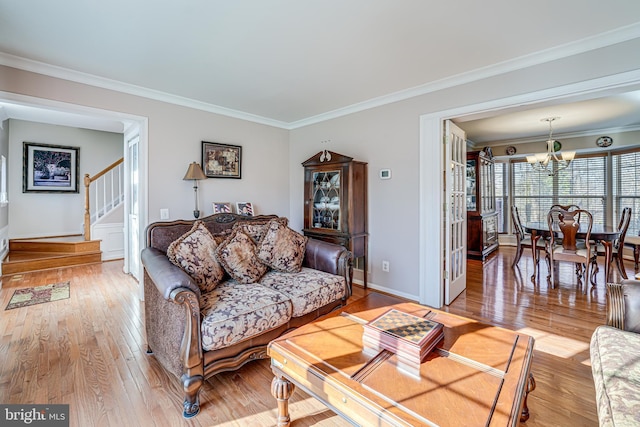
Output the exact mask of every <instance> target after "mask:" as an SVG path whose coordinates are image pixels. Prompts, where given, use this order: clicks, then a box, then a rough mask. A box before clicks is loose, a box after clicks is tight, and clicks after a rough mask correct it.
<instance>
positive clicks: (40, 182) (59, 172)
mask: <svg viewBox="0 0 640 427" xmlns="http://www.w3.org/2000/svg"><path fill="white" fill-rule="evenodd" d="M22 161H23V168H22V192H23V193H79V187H78V184H79V182H80V180H79V175H78V171H79V170H80V148H79V147H68V146H63V145H51V144H38V143H34V142H26V141H25V142H24V154H23V160H22Z"/></svg>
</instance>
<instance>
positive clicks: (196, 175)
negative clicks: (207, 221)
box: [182, 162, 207, 218]
mask: <svg viewBox="0 0 640 427" xmlns="http://www.w3.org/2000/svg"><path fill="white" fill-rule="evenodd" d="M182 179H184V180H185V181H186V180H192V181H193V194H194V197H195V199H196V208H195V209H194V210H193V217H194V218H198V217H199V216H200V210H199V209H198V180H199V179H207V176H206V175H205V174H204V172H202V168H201V167H200V165H199V164H197V163H196V162H191V164H190V165H189V169H187V173H186V174H185V175H184V178H182Z"/></svg>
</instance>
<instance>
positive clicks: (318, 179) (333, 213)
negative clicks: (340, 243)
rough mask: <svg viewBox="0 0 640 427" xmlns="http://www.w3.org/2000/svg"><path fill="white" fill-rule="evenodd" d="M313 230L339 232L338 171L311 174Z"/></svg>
mask: <svg viewBox="0 0 640 427" xmlns="http://www.w3.org/2000/svg"><path fill="white" fill-rule="evenodd" d="M311 185H313V190H312V191H313V197H312V198H313V222H312V224H311V225H312V227H313V228H329V229H332V230H338V231H340V171H338V170H335V171H326V172H314V173H313V182H312V184H311Z"/></svg>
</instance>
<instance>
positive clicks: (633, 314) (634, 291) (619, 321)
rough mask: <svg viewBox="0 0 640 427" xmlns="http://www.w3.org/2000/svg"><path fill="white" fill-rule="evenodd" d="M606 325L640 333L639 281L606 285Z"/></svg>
mask: <svg viewBox="0 0 640 427" xmlns="http://www.w3.org/2000/svg"><path fill="white" fill-rule="evenodd" d="M607 325H609V326H613V327H615V328H618V329H623V330H625V331H631V332H636V333H640V281H639V280H623V281H622V283H607Z"/></svg>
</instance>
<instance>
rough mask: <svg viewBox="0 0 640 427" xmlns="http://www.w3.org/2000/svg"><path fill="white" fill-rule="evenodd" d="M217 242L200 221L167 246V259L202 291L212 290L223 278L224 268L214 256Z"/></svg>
mask: <svg viewBox="0 0 640 427" xmlns="http://www.w3.org/2000/svg"><path fill="white" fill-rule="evenodd" d="M216 247H217V244H216V242H215V240H214V238H213V236H212V235H211V232H209V230H207V227H206V226H205V225H204V223H203V222H202V221H196V222H195V223H194V224H193V227H191V230H189V231H188V232H186V233H185V234H183V235H182V236H180V237H179V238H178V239H177V240H175V241H174V242H172V243H171V244H170V245H169V248H167V257H168V258H169V261H171V262H172V263H174V264H175V265H177V266H178V267H180V268H182V269H183V270H184V271H186V272H187V273H188V274H189V275H190V276H191V277H192V278H193V280H194V281H195V282H196V283H197V284H198V286H199V287H200V290H201V291H202V292H210V291H212V290H213V289H214V288H215V287H216V286H217V285H218V283H220V282H221V281H222V279H223V278H224V268H222V266H221V265H220V264H219V263H218V261H217V260H216V257H215V250H216Z"/></svg>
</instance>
